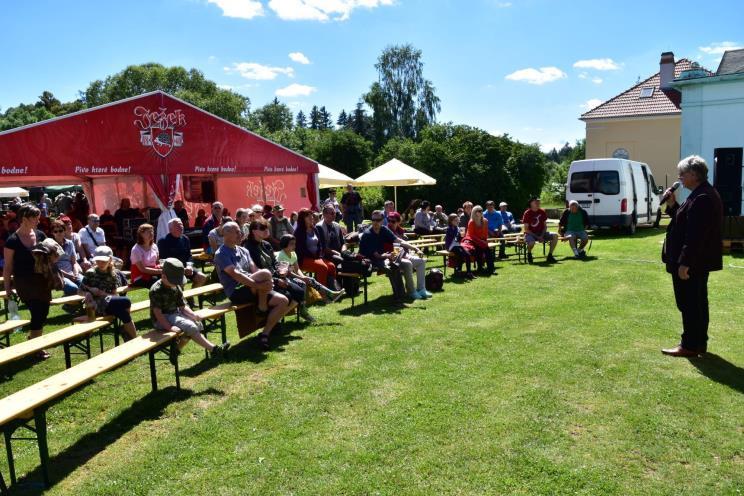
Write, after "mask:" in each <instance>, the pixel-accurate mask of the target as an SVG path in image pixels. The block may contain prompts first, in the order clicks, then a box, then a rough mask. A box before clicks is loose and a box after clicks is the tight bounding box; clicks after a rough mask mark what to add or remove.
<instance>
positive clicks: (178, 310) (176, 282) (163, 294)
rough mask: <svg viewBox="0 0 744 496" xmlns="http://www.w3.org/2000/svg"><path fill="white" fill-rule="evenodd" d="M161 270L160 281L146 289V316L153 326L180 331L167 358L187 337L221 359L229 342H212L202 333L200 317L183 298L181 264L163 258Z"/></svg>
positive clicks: (174, 259)
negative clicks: (147, 290) (147, 309)
mask: <svg viewBox="0 0 744 496" xmlns="http://www.w3.org/2000/svg"><path fill="white" fill-rule="evenodd" d="M162 269H163V274H162V276H161V278H160V280H159V281H157V282H156V283H155V284H153V285H152V287H151V288H150V295H149V296H150V318H151V319H152V323H153V326H154V327H155V328H156V329H160V330H165V331H168V330H170V331H181V332H183V336H181V338H180V339H179V340H178V344H177V345H176V348H175V353H174V354H171V359H172V360H173V361H175V358H176V355H178V354H179V353H180V352H181V349H182V348H183V347H184V346H186V343H188V342H189V340H190V339H193V340H194V342H196V344H198V345H199V346H201V347H202V348H204V349H205V350H207V351H209V352H210V353H211V354H212V357H213V358H222V357H223V356H224V355H225V352H226V351H227V349H228V348H229V347H230V343H229V342H225V343H223V344H221V345H215V344H213V343H211V342H210V341H209V340H208V339H207V338H206V337H204V335H202V333H201V331H202V324H201V318H200V317H199V316H198V315H196V314H195V313H194V311H193V310H191V308H190V307H189V305H188V304H187V303H186V300H185V299H184V297H183V285H184V284H186V269H185V268H184V266H183V263H181V261H180V260H179V259H177V258H166V259H165V260H164V261H163V264H162Z"/></svg>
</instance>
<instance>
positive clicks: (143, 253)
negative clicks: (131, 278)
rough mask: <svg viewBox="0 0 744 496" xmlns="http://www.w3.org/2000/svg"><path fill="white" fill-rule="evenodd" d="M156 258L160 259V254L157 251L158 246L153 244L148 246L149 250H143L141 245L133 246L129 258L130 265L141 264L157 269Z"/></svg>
mask: <svg viewBox="0 0 744 496" xmlns="http://www.w3.org/2000/svg"><path fill="white" fill-rule="evenodd" d="M158 258H160V252H159V251H158V245H156V244H155V243H153V244H152V245H150V249H149V250H147V249H145V248H143V247H142V245H134V246H133V247H132V253H131V255H130V256H129V260H130V261H131V262H132V265H134V264H136V263H137V262H142V265H144V266H145V267H157V265H158Z"/></svg>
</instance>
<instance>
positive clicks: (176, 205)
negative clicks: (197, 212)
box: [173, 200, 189, 229]
mask: <svg viewBox="0 0 744 496" xmlns="http://www.w3.org/2000/svg"><path fill="white" fill-rule="evenodd" d="M173 211H174V212H175V213H176V216H177V217H178V218H179V219H181V223H182V224H183V227H184V228H185V229H188V228H189V213H188V212H187V211H186V208H185V207H184V205H183V200H176V201H175V202H173Z"/></svg>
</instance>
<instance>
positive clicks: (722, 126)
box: [672, 49, 744, 216]
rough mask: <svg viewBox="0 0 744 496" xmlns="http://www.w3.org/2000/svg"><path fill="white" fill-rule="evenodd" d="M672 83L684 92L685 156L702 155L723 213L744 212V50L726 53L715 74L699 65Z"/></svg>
mask: <svg viewBox="0 0 744 496" xmlns="http://www.w3.org/2000/svg"><path fill="white" fill-rule="evenodd" d="M672 86H673V87H675V88H677V89H678V90H679V91H680V92H681V93H682V133H681V134H682V136H681V147H680V148H681V156H682V157H686V156H688V155H692V154H695V155H700V156H701V157H703V158H704V159H705V161H706V162H708V165H709V167H710V177H709V178H708V179H709V180H710V182H711V183H712V184H713V185H714V186H715V187H716V189H717V190H718V192H719V193H720V195H721V199H722V200H723V208H724V215H727V216H739V215H742V213H743V212H744V198H742V187H743V186H744V180H743V177H742V176H743V174H742V167H743V166H744V164H743V163H742V150H744V49H741V50H731V51H728V52H726V53H725V54H724V55H723V59H721V64H720V65H719V66H718V70H717V71H716V73H715V74H713V75H709V74H708V73H707V72H706V71H704V70H702V69H700V68H699V67H693V68H691V69H689V70H687V71H684V72H683V73H682V74H680V76H679V78H677V79H675V80H674V81H673V82H672Z"/></svg>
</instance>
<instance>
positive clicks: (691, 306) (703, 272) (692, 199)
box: [661, 155, 723, 357]
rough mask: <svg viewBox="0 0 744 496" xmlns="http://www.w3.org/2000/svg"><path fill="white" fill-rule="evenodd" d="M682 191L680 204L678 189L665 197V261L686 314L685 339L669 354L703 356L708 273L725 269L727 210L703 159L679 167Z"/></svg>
mask: <svg viewBox="0 0 744 496" xmlns="http://www.w3.org/2000/svg"><path fill="white" fill-rule="evenodd" d="M677 172H678V173H679V180H680V183H681V184H682V186H684V187H685V188H687V189H688V190H690V191H691V193H690V195H689V196H688V197H687V199H686V200H685V201H683V202H682V204H681V205H679V204H678V203H677V199H676V195H675V192H674V190H675V189H676V188H675V187H672V188H669V189H668V190H667V191H666V192H665V193H664V200H665V201H667V214H669V216H670V217H671V218H672V220H671V222H670V224H669V227H668V228H667V233H666V239H665V240H664V248H663V249H662V254H661V257H662V260H663V261H664V263H666V270H667V272H669V273H670V274H671V275H672V284H673V286H674V298H675V301H676V303H677V308H678V309H679V311H680V312H681V313H682V329H683V330H682V338H681V341H680V344H679V345H677V346H675V347H674V348H667V349H663V350H661V352H662V353H664V354H665V355H670V356H677V357H693V356H698V355H702V354H703V353H705V352H706V350H707V344H708V274H709V273H710V272H712V271H715V270H721V269H722V268H723V257H722V254H721V253H722V250H721V225H722V223H723V205H722V203H721V197H720V196H719V195H718V192H717V191H716V190H715V189H714V188H713V186H711V185H710V183H709V182H708V166H707V164H706V163H705V160H703V159H702V158H701V157H698V156H697V155H691V156H689V157H687V158H684V159H682V160H681V161H680V162H679V164H678V165H677Z"/></svg>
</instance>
